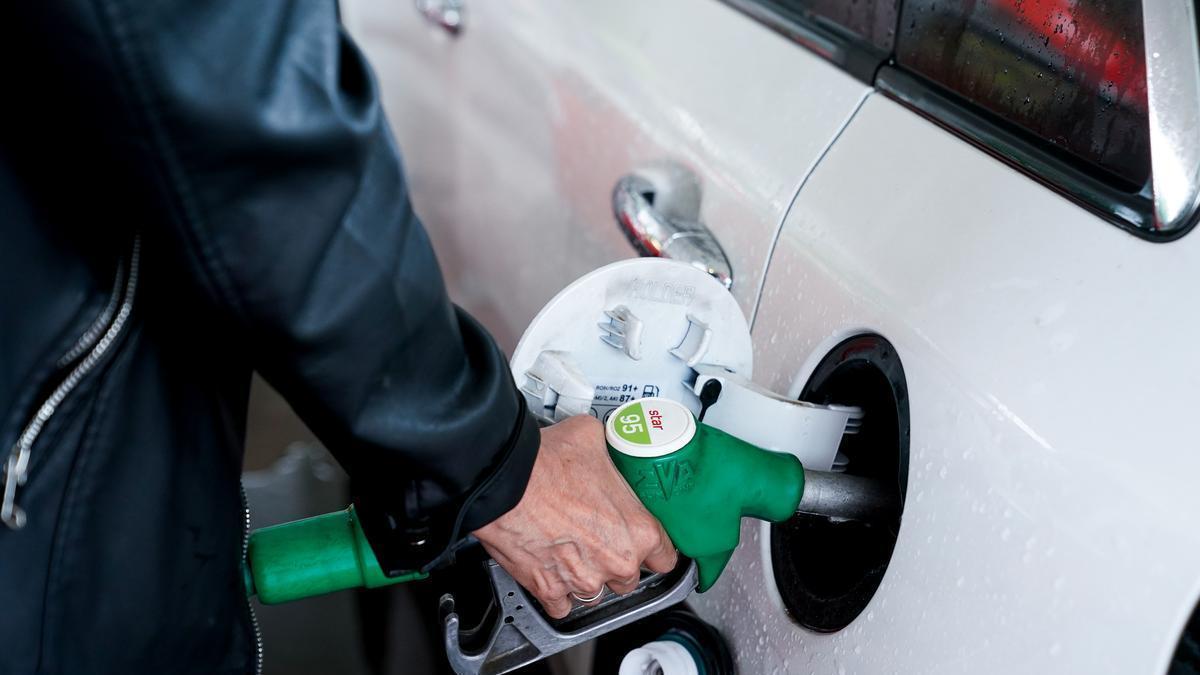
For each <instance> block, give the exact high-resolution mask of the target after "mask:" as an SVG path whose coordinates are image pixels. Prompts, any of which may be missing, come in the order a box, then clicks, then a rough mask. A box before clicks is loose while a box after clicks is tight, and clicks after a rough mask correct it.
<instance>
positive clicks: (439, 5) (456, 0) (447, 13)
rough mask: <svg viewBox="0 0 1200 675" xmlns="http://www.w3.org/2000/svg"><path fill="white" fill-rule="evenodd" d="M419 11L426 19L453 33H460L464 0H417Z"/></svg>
mask: <svg viewBox="0 0 1200 675" xmlns="http://www.w3.org/2000/svg"><path fill="white" fill-rule="evenodd" d="M416 4H417V11H418V12H420V13H421V16H424V17H425V20H426V21H428V22H429V23H432V24H433V25H435V26H439V27H441V28H442V30H444V31H446V32H447V33H449V34H451V35H458V34H459V33H460V32H461V31H462V25H463V0H416Z"/></svg>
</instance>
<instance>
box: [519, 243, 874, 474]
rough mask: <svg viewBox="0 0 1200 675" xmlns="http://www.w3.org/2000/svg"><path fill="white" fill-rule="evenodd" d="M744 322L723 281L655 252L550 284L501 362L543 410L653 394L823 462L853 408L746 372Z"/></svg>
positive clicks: (603, 415)
mask: <svg viewBox="0 0 1200 675" xmlns="http://www.w3.org/2000/svg"><path fill="white" fill-rule="evenodd" d="M753 360H754V359H753V348H752V346H751V341H750V327H749V326H748V325H747V323H746V318H745V316H744V315H743V314H742V310H741V308H740V307H738V305H737V302H736V301H735V300H734V298H733V296H732V295H731V294H730V293H729V291H728V290H726V289H725V287H724V286H723V285H722V284H721V283H720V282H719V281H717V280H716V279H714V278H712V277H711V276H709V275H708V274H707V273H705V272H704V271H701V270H699V269H697V268H694V267H692V266H690V265H687V264H685V263H681V262H676V261H671V260H667V259H663V258H637V259H632V260H624V261H621V262H617V263H613V264H611V265H607V266H605V267H602V268H600V269H598V270H596V271H594V272H591V273H590V274H587V275H586V276H584V277H582V278H580V279H579V280H577V281H576V282H574V283H573V284H571V285H570V286H568V287H566V288H565V289H563V290H562V292H560V293H559V294H558V295H557V296H555V297H554V299H553V300H551V301H550V302H549V303H548V304H547V305H546V306H545V307H544V308H543V309H542V311H541V312H539V313H538V315H537V317H535V318H534V320H533V322H532V323H531V324H530V325H529V328H528V329H526V331H525V334H524V336H522V338H521V341H520V343H519V344H518V345H517V349H516V351H515V352H514V353H513V357H512V361H511V365H512V372H513V377H514V378H515V380H516V382H517V386H518V387H519V388H520V389H521V391H522V393H523V394H524V395H525V398H526V400H527V401H528V403H529V409H530V410H532V411H534V412H535V413H536V414H540V415H542V416H543V417H545V418H546V419H547V420H549V421H559V420H562V419H565V418H567V417H570V416H572V415H579V414H590V415H592V416H594V417H596V418H598V419H599V420H601V421H605V420H606V419H607V417H608V415H609V414H610V413H611V412H612V411H613V410H614V409H615V408H616V407H617V406H619V405H621V404H623V403H625V402H627V401H630V400H633V399H638V398H643V397H648V396H660V397H664V398H669V399H672V400H675V401H678V402H680V403H682V404H684V405H685V406H687V407H688V408H689V409H690V410H691V411H692V412H693V413H694V414H695V415H696V417H697V418H698V419H700V420H701V421H703V422H704V423H705V424H708V425H709V426H713V427H716V428H718V429H720V430H722V431H725V432H726V433H729V434H732V435H734V436H737V437H738V438H741V439H742V440H745V441H748V442H750V443H752V444H754V445H757V446H759V447H762V448H767V449H770V450H777V451H782V452H789V453H791V454H793V455H795V456H797V457H798V458H799V459H800V460H801V462H803V464H804V466H805V467H807V468H810V469H816V470H822V471H824V470H828V469H830V467H831V466H832V465H833V460H834V456H835V455H836V451H837V447H838V445H839V443H840V441H841V438H842V435H843V433H844V432H845V431H846V428H847V424H849V425H850V426H851V427H853V426H854V425H855V424H856V423H857V410H856V409H854V408H851V407H845V406H838V405H814V404H811V403H806V402H804V401H794V400H790V399H787V398H783V397H780V396H777V395H776V394H774V393H772V392H770V391H768V390H766V389H763V388H762V387H759V386H757V385H755V384H754V383H752V382H751V381H750V377H751V374H752V368H753Z"/></svg>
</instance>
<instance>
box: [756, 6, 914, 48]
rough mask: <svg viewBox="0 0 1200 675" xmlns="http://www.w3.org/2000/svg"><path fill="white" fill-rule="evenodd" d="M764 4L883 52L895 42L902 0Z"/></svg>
mask: <svg viewBox="0 0 1200 675" xmlns="http://www.w3.org/2000/svg"><path fill="white" fill-rule="evenodd" d="M764 4H767V5H771V6H774V7H776V8H777V9H780V10H782V11H783V12H785V13H786V14H789V15H792V16H797V17H800V18H802V19H806V20H808V21H811V22H813V23H815V24H817V25H821V26H824V27H826V28H829V29H831V30H834V31H835V32H839V33H844V34H849V35H850V36H852V37H854V38H855V39H857V40H859V41H861V42H865V43H867V44H868V45H870V46H872V47H874V48H875V49H878V50H880V51H883V52H891V51H892V45H893V44H895V41H896V13H897V10H898V8H899V4H900V0H770V2H766V3H764Z"/></svg>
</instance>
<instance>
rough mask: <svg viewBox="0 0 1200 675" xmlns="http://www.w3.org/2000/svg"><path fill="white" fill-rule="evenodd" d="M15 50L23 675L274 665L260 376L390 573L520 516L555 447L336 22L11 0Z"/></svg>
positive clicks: (0, 264) (3, 379)
mask: <svg viewBox="0 0 1200 675" xmlns="http://www.w3.org/2000/svg"><path fill="white" fill-rule="evenodd" d="M402 9H403V8H398V9H397V11H401V10H402ZM0 35H2V38H0V86H2V87H3V89H2V91H3V94H2V95H0V415H2V416H3V417H2V419H0V462H5V466H7V467H8V470H7V471H6V472H5V474H6V477H8V478H12V479H16V478H24V483H23V484H21V485H9V486H8V489H7V490H6V493H7V494H8V496H9V497H12V496H14V495H15V500H8V501H9V503H8V504H7V507H6V508H5V509H3V512H2V513H0V515H4V516H5V517H6V518H7V519H8V520H9V521H10V522H12V523H13V524H16V520H17V519H18V518H19V517H20V516H21V515H23V516H24V520H25V522H24V527H23V528H20V529H10V528H9V527H5V526H2V525H0V673H31V672H39V673H72V674H74V673H92V672H119V673H135V672H154V673H182V672H189V673H192V672H194V673H226V672H229V673H233V672H237V673H244V672H252V671H253V670H254V668H255V661H256V658H255V655H254V649H253V645H254V639H253V636H252V633H251V628H250V625H249V616H248V611H247V606H246V600H245V594H244V590H243V588H242V577H241V573H240V566H241V557H242V540H243V527H244V515H243V509H242V504H241V502H242V497H241V496H240V493H239V486H238V477H239V474H240V471H241V457H242V440H243V431H244V426H245V419H246V403H247V389H248V384H249V377H250V373H251V371H252V370H258V371H259V372H261V373H262V374H263V375H264V377H266V378H267V380H269V381H270V382H271V383H272V384H273V385H274V386H275V387H276V388H277V389H278V390H280V391H281V392H282V393H283V394H284V395H285V396H286V398H287V399H288V400H289V401H290V402H291V404H292V405H293V406H294V407H295V409H296V410H297V411H298V412H299V414H300V415H301V417H303V419H304V420H305V421H306V422H307V423H308V424H309V425H310V426H311V427H312V428H313V430H314V431H316V433H317V434H318V435H319V436H320V437H321V439H322V440H323V441H324V442H325V443H326V444H327V445H328V446H329V448H330V449H331V450H332V451H333V452H334V453H335V454H336V455H337V457H338V458H339V460H340V461H341V462H342V463H343V465H344V466H345V467H346V468H347V470H348V471H349V473H350V474H351V475H352V477H353V478H354V481H355V484H356V485H357V486H358V490H359V494H357V495H356V503H358V504H359V506H360V512H361V513H362V514H363V516H364V519H365V522H366V530H367V534H368V537H369V539H370V540H371V542H372V545H373V546H374V547H375V549H376V551H377V553H379V555H380V557H381V559H382V560H383V562H384V564H385V566H386V567H389V568H391V569H397V570H398V569H404V568H412V567H414V566H427V565H430V564H433V563H434V562H435V561H436V560H444V559H445V557H446V556H445V555H444V554H445V553H446V551H447V550H448V547H450V546H452V545H453V544H454V543H455V542H458V541H460V540H461V539H462V538H463V537H464V536H465V535H466V533H468V532H469V531H470V530H471V529H474V528H477V527H479V526H481V525H483V524H485V523H487V522H489V521H490V520H492V519H494V518H495V517H497V516H499V515H500V514H502V513H503V512H505V511H506V510H508V509H510V508H511V507H512V506H514V505H515V504H516V502H517V501H518V500H519V499H520V496H521V494H522V492H523V490H524V486H525V483H526V481H527V479H528V475H529V471H530V469H531V467H532V464H533V459H534V457H535V455H536V452H537V445H538V432H537V428H536V425H535V424H534V423H533V421H532V419H531V418H530V416H529V415H528V413H527V412H526V411H525V409H524V404H523V403H522V400H521V397H520V396H519V395H518V394H517V393H516V390H515V388H514V386H513V383H512V380H511V377H510V376H509V374H508V370H507V366H506V360H505V357H504V355H503V354H502V353H501V352H500V351H499V349H497V347H496V345H495V344H494V343H493V342H492V340H491V338H490V337H489V336H488V335H487V333H486V332H485V331H484V330H483V329H482V328H481V327H480V326H479V325H478V324H476V323H475V322H474V321H473V320H472V319H471V318H470V317H469V316H467V315H466V314H464V313H463V312H461V311H459V310H458V309H456V308H455V307H454V306H453V305H451V304H450V302H449V301H448V300H447V298H446V293H445V290H444V288H443V284H442V280H441V277H440V274H439V271H438V268H437V263H436V261H435V260H434V256H433V253H432V252H431V250H430V246H429V242H428V241H427V239H426V235H425V233H424V232H423V230H422V228H421V225H420V223H419V222H418V221H417V218H416V217H415V216H414V215H413V212H412V209H411V208H410V205H409V200H408V195H407V192H406V188H405V182H404V177H403V173H402V169H401V164H400V158H399V155H398V153H397V150H396V147H395V144H394V142H393V140H392V138H391V136H390V133H389V130H388V126H387V122H386V120H385V118H384V116H383V114H382V112H381V109H380V105H379V100H378V92H377V91H376V88H375V83H374V80H373V78H372V75H371V72H370V71H369V69H368V67H367V65H366V63H365V62H364V59H363V57H362V55H361V54H360V53H359V51H358V50H357V48H356V47H355V46H354V44H353V43H352V42H351V41H350V40H349V39H347V37H346V35H345V34H344V33H343V31H342V30H341V28H340V26H339V23H338V18H337V10H336V7H335V5H334V4H333V2H331V1H318V0H302V1H298V2H288V3H285V2H278V1H273V0H261V1H260V0H239V1H234V0H214V1H208V2H195V1H190V2H185V1H182V0H155V1H154V2H134V1H133V0H54V1H52V2H51V1H47V2H41V1H38V2H12V3H4V4H3V7H2V8H0ZM9 449H11V450H12V452H11V453H10V452H9ZM14 482H15V481H14ZM420 541H424V542H425V543H424V544H419V543H418V542H420Z"/></svg>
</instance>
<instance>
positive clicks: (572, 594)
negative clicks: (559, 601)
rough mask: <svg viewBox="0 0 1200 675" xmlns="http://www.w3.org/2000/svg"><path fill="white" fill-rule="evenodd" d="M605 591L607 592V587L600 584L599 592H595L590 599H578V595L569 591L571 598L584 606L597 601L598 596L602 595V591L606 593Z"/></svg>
mask: <svg viewBox="0 0 1200 675" xmlns="http://www.w3.org/2000/svg"><path fill="white" fill-rule="evenodd" d="M606 590H608V587H607V586H605V585H604V584H600V590H598V591H596V594H595V595H593V596H592V597H590V598H581V597H579V594H578V593H576V592H575V591H571V597H572V598H575V599H576V600H578V601H579V602H582V603H583V604H585V605H586V604H587V603H589V602H595V601H597V600H599V599H600V596H602V595H604V591H606Z"/></svg>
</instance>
